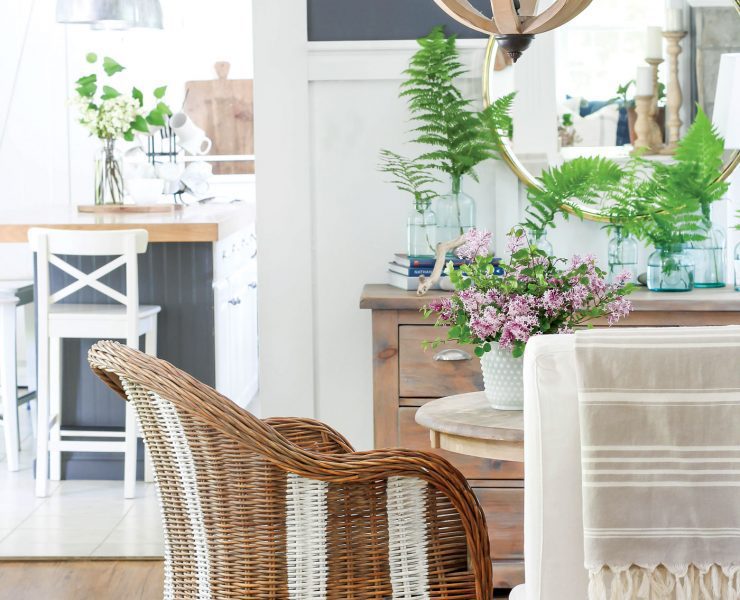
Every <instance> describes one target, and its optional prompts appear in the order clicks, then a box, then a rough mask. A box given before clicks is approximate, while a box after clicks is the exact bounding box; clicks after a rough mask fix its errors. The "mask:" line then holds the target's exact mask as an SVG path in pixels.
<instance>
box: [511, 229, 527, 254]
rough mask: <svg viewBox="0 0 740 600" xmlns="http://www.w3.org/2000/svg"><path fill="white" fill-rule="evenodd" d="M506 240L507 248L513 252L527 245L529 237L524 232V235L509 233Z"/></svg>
mask: <svg viewBox="0 0 740 600" xmlns="http://www.w3.org/2000/svg"><path fill="white" fill-rule="evenodd" d="M506 240H507V242H506V249H507V250H508V251H509V252H511V253H512V254H514V252H516V251H518V250H521V249H522V248H524V247H525V246H526V245H527V237H526V236H525V235H524V233H523V232H522V235H509V236H507V238H506Z"/></svg>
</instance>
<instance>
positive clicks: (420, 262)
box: [388, 254, 465, 290]
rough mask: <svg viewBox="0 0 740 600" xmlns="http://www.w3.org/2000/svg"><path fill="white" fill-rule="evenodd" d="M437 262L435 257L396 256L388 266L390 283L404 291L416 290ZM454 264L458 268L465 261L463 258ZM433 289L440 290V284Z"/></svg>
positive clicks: (457, 259) (456, 259) (454, 261)
mask: <svg viewBox="0 0 740 600" xmlns="http://www.w3.org/2000/svg"><path fill="white" fill-rule="evenodd" d="M435 262H436V259H435V258H434V257H433V256H409V255H408V254H396V255H395V256H394V257H393V261H392V262H391V263H390V264H389V266H388V283H389V284H390V285H392V286H394V287H397V288H401V289H402V290H415V289H417V288H418V287H419V277H421V276H422V275H423V276H424V277H429V276H430V275H431V274H432V270H433V269H434V263H435ZM446 262H449V261H446ZM452 262H453V263H454V265H455V266H456V267H457V266H460V265H461V264H463V263H464V262H465V261H464V260H462V259H461V258H455V259H454V260H452ZM432 289H433V290H438V289H440V287H439V283H437V284H436V285H435V286H434V287H433V288H432Z"/></svg>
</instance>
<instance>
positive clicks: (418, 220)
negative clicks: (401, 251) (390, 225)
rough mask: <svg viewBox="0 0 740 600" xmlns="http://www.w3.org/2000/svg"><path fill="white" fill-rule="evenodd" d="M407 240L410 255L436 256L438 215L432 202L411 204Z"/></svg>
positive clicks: (407, 250)
mask: <svg viewBox="0 0 740 600" xmlns="http://www.w3.org/2000/svg"><path fill="white" fill-rule="evenodd" d="M406 235H407V237H406V240H407V249H406V252H408V255H409V256H434V255H435V254H436V250H437V217H436V215H435V214H434V212H433V211H432V210H431V208H430V204H429V203H428V202H427V203H417V202H414V204H413V205H412V206H411V211H410V212H409V216H408V219H407V221H406Z"/></svg>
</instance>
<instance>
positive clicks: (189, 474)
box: [121, 378, 212, 600]
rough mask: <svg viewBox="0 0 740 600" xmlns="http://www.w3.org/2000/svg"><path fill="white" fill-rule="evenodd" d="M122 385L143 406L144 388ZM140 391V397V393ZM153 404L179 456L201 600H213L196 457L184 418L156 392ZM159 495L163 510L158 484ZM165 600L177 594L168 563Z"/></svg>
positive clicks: (167, 562) (151, 395)
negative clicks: (141, 395) (141, 401)
mask: <svg viewBox="0 0 740 600" xmlns="http://www.w3.org/2000/svg"><path fill="white" fill-rule="evenodd" d="M121 385H122V387H123V389H124V391H125V392H126V396H127V397H128V398H129V400H131V401H133V402H134V404H135V405H136V404H137V402H139V401H140V400H139V395H140V391H141V390H142V389H143V388H141V386H138V385H135V384H130V383H129V382H128V381H127V380H125V379H124V378H121ZM137 391H138V392H139V393H137ZM146 393H147V395H148V396H149V398H150V401H151V408H153V410H154V413H155V415H156V416H157V420H158V422H159V423H158V424H159V427H160V428H161V429H162V431H163V433H164V435H165V438H166V439H167V441H168V442H169V443H170V444H171V445H172V453H173V455H174V456H175V461H176V467H177V471H178V473H179V475H180V482H181V484H182V487H183V493H184V496H185V498H184V499H185V509H186V511H187V514H188V519H189V521H190V527H191V531H192V535H193V540H194V544H195V562H196V572H197V579H198V599H199V600H211V598H212V596H211V573H210V571H211V569H210V559H209V553H208V543H207V539H206V530H205V520H204V518H203V510H202V508H201V503H200V494H199V493H198V487H197V485H196V474H195V463H194V461H193V455H192V453H191V452H190V446H188V443H187V438H186V437H185V431H184V430H183V428H182V424H181V423H180V417H178V416H177V411H176V410H175V407H174V406H172V404H171V403H170V402H168V401H167V400H165V399H164V398H162V397H160V396H158V395H157V394H155V393H154V392H146ZM152 468H153V470H154V480H155V481H158V475H157V464H156V462H155V461H152ZM157 495H158V497H159V504H160V509H162V496H161V493H160V489H159V484H158V483H157ZM164 543H165V557H166V558H167V557H169V556H170V547H171V546H170V543H171V542H170V539H169V536H168V532H167V527H166V526H165V527H164ZM164 569H165V572H164V600H175V592H174V586H173V581H172V565H171V561H170V560H165V561H164Z"/></svg>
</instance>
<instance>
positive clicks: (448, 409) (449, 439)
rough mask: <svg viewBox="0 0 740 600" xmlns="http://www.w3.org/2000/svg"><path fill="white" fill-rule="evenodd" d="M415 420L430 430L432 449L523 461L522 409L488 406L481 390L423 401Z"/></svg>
mask: <svg viewBox="0 0 740 600" xmlns="http://www.w3.org/2000/svg"><path fill="white" fill-rule="evenodd" d="M416 422H417V423H418V424H419V425H422V426H423V427H426V428H427V429H429V430H430V436H431V440H432V448H441V449H443V450H449V451H450V452H457V453H458V454H466V455H468V456H477V457H480V458H492V459H494V460H510V461H515V462H524V417H523V413H522V411H520V410H496V409H495V408H491V405H490V404H489V403H488V400H486V396H485V394H484V393H483V392H474V393H472V394H460V395H458V396H447V397H446V398H439V399H438V400H432V401H431V402H427V403H426V404H425V405H424V406H422V407H421V408H420V409H419V410H418V411H417V412H416Z"/></svg>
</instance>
